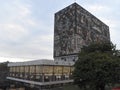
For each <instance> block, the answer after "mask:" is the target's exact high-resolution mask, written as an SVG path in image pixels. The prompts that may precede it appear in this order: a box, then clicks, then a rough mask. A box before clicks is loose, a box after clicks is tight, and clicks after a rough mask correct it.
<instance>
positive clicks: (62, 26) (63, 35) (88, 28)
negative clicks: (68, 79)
mask: <svg viewBox="0 0 120 90" xmlns="http://www.w3.org/2000/svg"><path fill="white" fill-rule="evenodd" d="M107 41H110V34H109V27H108V26H107V25H106V24H104V23H103V22H102V21H100V20H99V19H97V18H96V17H95V16H93V15H92V14H91V13H89V12H88V11H87V10H85V9H84V8H82V7H81V6H80V5H78V4H77V3H73V4H71V5H70V6H68V7H66V8H64V9H62V10H60V11H59V12H57V13H55V26H54V59H55V60H64V61H76V60H77V59H78V53H79V51H81V48H82V47H83V46H87V45H89V44H90V43H93V42H107Z"/></svg>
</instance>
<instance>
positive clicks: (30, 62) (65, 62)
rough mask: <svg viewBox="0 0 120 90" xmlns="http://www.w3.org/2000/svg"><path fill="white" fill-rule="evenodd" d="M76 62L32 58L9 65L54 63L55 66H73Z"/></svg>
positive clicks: (9, 64) (9, 65)
mask: <svg viewBox="0 0 120 90" xmlns="http://www.w3.org/2000/svg"><path fill="white" fill-rule="evenodd" d="M74 63H75V62H71V61H70V62H68V61H54V60H48V59H40V60H32V61H25V62H10V63H8V67H11V66H30V65H53V66H56V65H58V66H73V65H74Z"/></svg>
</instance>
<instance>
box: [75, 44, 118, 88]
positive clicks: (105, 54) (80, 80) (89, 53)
mask: <svg viewBox="0 0 120 90" xmlns="http://www.w3.org/2000/svg"><path fill="white" fill-rule="evenodd" d="M117 52H118V50H116V48H115V46H114V45H113V44H111V43H94V44H91V45H89V46H87V47H83V49H82V50H81V52H80V53H79V60H78V61H77V62H76V63H75V70H74V73H73V77H74V82H75V84H78V85H79V86H82V87H83V86H84V87H86V86H89V87H91V89H92V90H94V89H95V90H99V88H101V89H100V90H104V87H105V85H108V84H112V83H117V82H119V79H120V77H119V76H120V72H119V70H120V59H119V58H118V57H117Z"/></svg>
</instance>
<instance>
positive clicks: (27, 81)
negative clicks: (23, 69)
mask: <svg viewBox="0 0 120 90" xmlns="http://www.w3.org/2000/svg"><path fill="white" fill-rule="evenodd" d="M7 79H9V80H13V81H18V82H23V83H29V84H32V85H39V86H45V85H54V84H62V83H63V84H64V83H72V82H73V80H62V81H51V82H36V81H30V80H24V79H19V78H13V77H7Z"/></svg>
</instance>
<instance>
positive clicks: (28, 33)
mask: <svg viewBox="0 0 120 90" xmlns="http://www.w3.org/2000/svg"><path fill="white" fill-rule="evenodd" d="M76 2H77V3H78V4H80V5H81V6H82V7H84V8H85V9H86V10H88V11H89V12H91V13H92V14H93V15H95V16H96V17H97V18H99V19H100V20H102V21H103V22H104V23H106V24H107V25H108V26H109V27H110V36H111V41H112V42H113V43H114V44H116V45H117V49H120V41H119V40H120V36H119V35H120V12H119V8H120V0H114V1H113V0H76ZM72 3H74V0H0V62H3V61H13V62H17V61H26V60H34V59H53V31H54V13H55V12H57V11H59V10H61V9H63V8H64V7H66V6H68V5H70V4H72Z"/></svg>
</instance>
